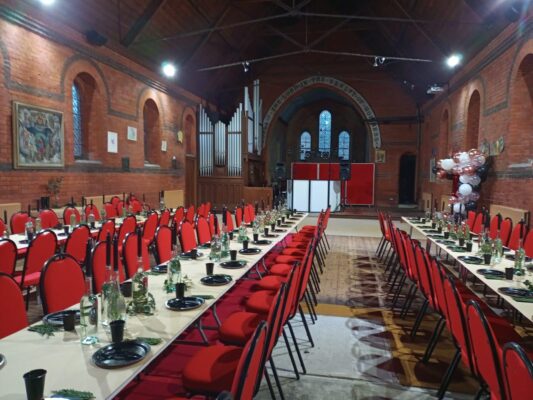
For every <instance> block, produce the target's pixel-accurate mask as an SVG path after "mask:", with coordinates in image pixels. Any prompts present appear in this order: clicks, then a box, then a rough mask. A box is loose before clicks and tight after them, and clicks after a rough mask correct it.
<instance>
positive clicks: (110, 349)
mask: <svg viewBox="0 0 533 400" xmlns="http://www.w3.org/2000/svg"><path fill="white" fill-rule="evenodd" d="M149 351H150V345H149V344H146V343H145V342H141V341H140V340H126V341H124V342H120V343H111V344H109V345H107V346H105V347H102V348H101V349H100V350H98V351H97V352H96V353H94V354H93V357H92V359H93V362H94V364H95V365H96V366H97V367H100V368H109V369H111V368H120V367H125V366H128V365H132V364H135V363H137V362H139V361H141V360H142V359H143V358H144V357H146V355H147V354H148V352H149Z"/></svg>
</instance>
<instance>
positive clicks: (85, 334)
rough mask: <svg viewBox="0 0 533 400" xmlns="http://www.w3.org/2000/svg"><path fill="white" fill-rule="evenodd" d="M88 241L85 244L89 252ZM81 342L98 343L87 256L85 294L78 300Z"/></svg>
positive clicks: (96, 308)
mask: <svg viewBox="0 0 533 400" xmlns="http://www.w3.org/2000/svg"><path fill="white" fill-rule="evenodd" d="M90 247H91V244H90V241H89V242H88V244H87V248H88V253H87V254H90ZM80 327H81V334H80V337H81V344H84V345H91V344H95V343H98V336H97V335H98V296H96V295H95V294H94V293H93V287H92V271H91V265H90V261H89V258H88V256H86V263H85V294H84V295H83V297H82V298H81V300H80Z"/></svg>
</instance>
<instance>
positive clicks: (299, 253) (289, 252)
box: [281, 248, 305, 257]
mask: <svg viewBox="0 0 533 400" xmlns="http://www.w3.org/2000/svg"><path fill="white" fill-rule="evenodd" d="M281 254H282V255H284V256H295V257H303V256H305V250H304V249H298V248H288V249H284V250H283V251H282V252H281Z"/></svg>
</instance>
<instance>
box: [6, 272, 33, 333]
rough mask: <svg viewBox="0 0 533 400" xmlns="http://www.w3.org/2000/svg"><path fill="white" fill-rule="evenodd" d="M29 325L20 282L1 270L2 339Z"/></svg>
mask: <svg viewBox="0 0 533 400" xmlns="http://www.w3.org/2000/svg"><path fill="white" fill-rule="evenodd" d="M27 326H28V319H27V317H26V310H25V309H24V298H23V297H22V294H21V293H20V288H19V286H18V284H17V283H16V282H15V281H14V280H13V278H12V277H11V276H9V275H7V274H4V273H2V272H0V339H2V338H5V337H6V336H9V335H11V334H12V333H15V332H18V331H20V330H21V329H24V328H26V327H27Z"/></svg>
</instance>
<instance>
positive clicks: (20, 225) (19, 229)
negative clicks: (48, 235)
mask: <svg viewBox="0 0 533 400" xmlns="http://www.w3.org/2000/svg"><path fill="white" fill-rule="evenodd" d="M28 220H31V221H32V222H33V218H31V217H30V216H29V215H28V213H27V212H23V211H19V212H16V213H15V214H13V215H11V220H10V221H9V225H10V227H11V234H14V233H24V232H26V222H28Z"/></svg>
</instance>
